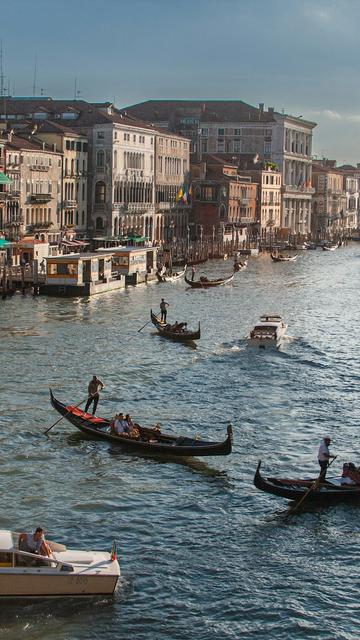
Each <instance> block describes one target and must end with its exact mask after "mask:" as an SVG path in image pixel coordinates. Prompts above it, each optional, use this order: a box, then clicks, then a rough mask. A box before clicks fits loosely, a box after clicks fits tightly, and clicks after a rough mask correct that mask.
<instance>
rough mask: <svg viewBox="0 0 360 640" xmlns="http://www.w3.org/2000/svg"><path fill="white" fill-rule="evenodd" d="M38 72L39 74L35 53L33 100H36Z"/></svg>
mask: <svg viewBox="0 0 360 640" xmlns="http://www.w3.org/2000/svg"><path fill="white" fill-rule="evenodd" d="M36 72H37V54H36V53H35V63H34V82H33V89H32V92H33V98H35V95H36Z"/></svg>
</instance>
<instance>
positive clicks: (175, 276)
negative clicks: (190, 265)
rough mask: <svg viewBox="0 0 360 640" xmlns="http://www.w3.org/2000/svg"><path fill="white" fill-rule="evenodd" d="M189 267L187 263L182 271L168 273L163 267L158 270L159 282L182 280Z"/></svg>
mask: <svg viewBox="0 0 360 640" xmlns="http://www.w3.org/2000/svg"><path fill="white" fill-rule="evenodd" d="M186 269H187V265H185V267H184V269H183V270H182V271H176V272H171V273H168V272H167V271H166V269H165V270H164V269H161V270H160V271H157V272H156V277H157V279H158V281H159V282H174V281H175V280H180V278H182V277H183V276H184V275H185V272H186Z"/></svg>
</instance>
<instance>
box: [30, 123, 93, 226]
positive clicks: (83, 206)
mask: <svg viewBox="0 0 360 640" xmlns="http://www.w3.org/2000/svg"><path fill="white" fill-rule="evenodd" d="M35 135H36V138H37V139H39V140H42V141H44V142H46V143H47V144H48V145H49V146H52V148H53V149H55V150H58V151H61V153H62V185H61V193H62V198H61V204H60V209H59V219H58V223H59V226H60V227H61V228H62V229H67V228H74V230H75V231H76V233H77V234H78V235H85V234H86V230H87V190H88V185H87V176H88V141H87V136H84V135H81V134H80V133H76V132H75V131H73V130H71V129H70V128H69V127H65V126H62V125H59V124H58V123H52V122H50V121H46V122H44V123H41V124H39V125H38V128H37V131H36V133H35Z"/></svg>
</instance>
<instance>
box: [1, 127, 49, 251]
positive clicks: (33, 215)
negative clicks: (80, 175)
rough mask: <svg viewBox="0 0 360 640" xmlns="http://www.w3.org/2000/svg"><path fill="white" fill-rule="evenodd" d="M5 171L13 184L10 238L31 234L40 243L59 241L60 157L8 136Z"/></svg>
mask: <svg viewBox="0 0 360 640" xmlns="http://www.w3.org/2000/svg"><path fill="white" fill-rule="evenodd" d="M5 149H6V171H7V175H8V177H9V178H10V179H11V181H12V185H11V189H10V194H9V196H10V197H9V198H8V202H7V212H6V216H7V219H6V226H7V229H8V233H9V235H10V236H12V237H14V238H15V239H16V238H19V237H21V236H22V235H24V234H25V233H29V232H33V233H35V237H36V236H37V237H39V238H40V239H42V240H45V236H46V239H47V240H49V241H56V240H57V239H58V237H59V220H58V213H59V206H60V202H61V167H62V156H61V153H59V152H57V151H54V150H53V147H49V146H47V145H46V144H45V142H39V141H36V140H34V139H29V138H28V137H27V136H24V137H23V136H20V135H19V134H17V135H14V134H13V133H12V132H10V133H9V135H8V139H7V142H6V146H5Z"/></svg>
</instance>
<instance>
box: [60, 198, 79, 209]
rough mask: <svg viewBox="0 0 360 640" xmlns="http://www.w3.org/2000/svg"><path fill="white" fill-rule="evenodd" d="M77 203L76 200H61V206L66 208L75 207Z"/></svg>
mask: <svg viewBox="0 0 360 640" xmlns="http://www.w3.org/2000/svg"><path fill="white" fill-rule="evenodd" d="M77 204H78V202H77V200H64V202H63V206H64V207H65V208H66V209H76V207H77Z"/></svg>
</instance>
